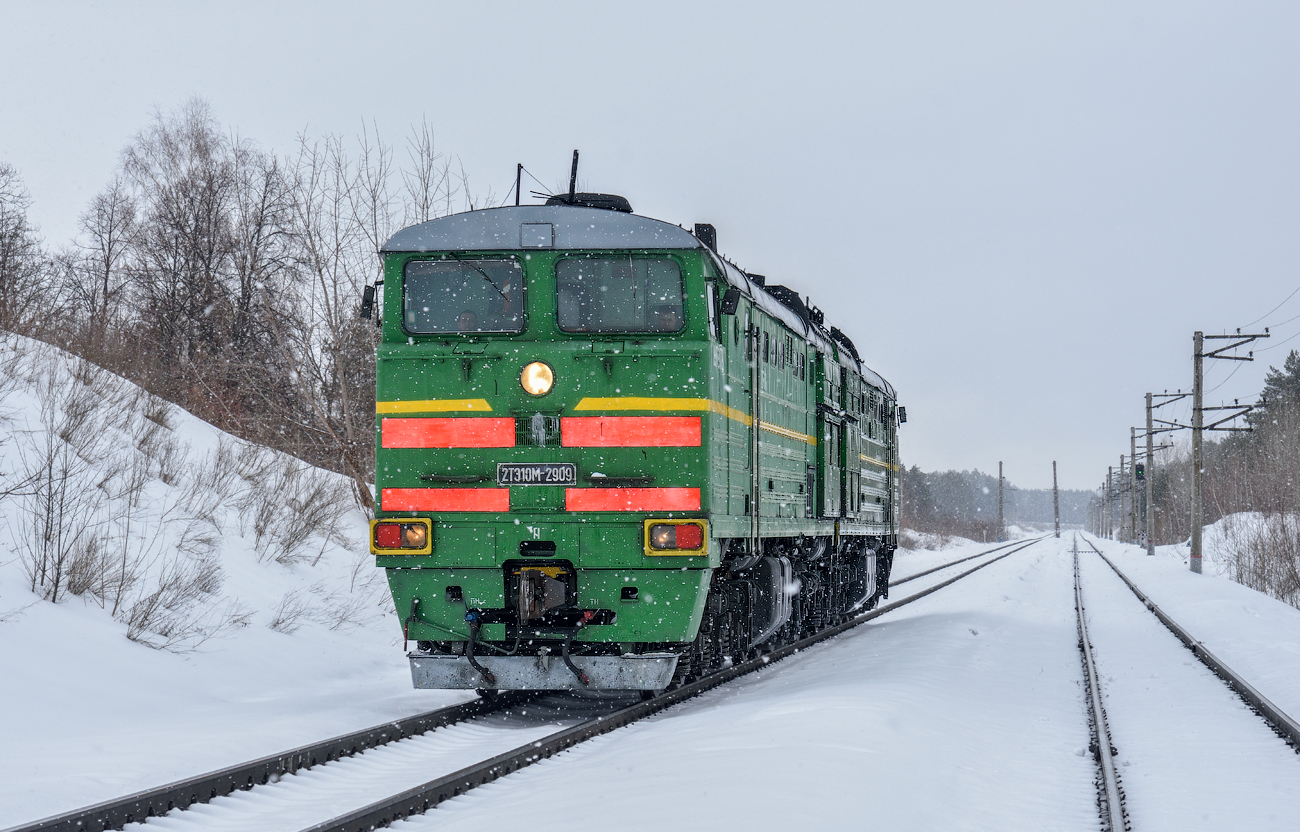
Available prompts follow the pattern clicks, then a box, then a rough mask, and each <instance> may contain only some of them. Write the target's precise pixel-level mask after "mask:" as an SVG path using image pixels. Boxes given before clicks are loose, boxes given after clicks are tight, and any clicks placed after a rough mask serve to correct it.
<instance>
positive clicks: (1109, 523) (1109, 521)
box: [1106, 465, 1115, 537]
mask: <svg viewBox="0 0 1300 832" xmlns="http://www.w3.org/2000/svg"><path fill="white" fill-rule="evenodd" d="M1114 473H1115V466H1114V465H1107V466H1106V537H1112V531H1113V529H1114V520H1115V518H1114V516H1113V515H1114V512H1112V511H1111V500H1112V499H1113V496H1112V491H1111V487H1110V481H1111V476H1112V475H1113V474H1114Z"/></svg>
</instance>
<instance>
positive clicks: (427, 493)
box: [379, 488, 510, 511]
mask: <svg viewBox="0 0 1300 832" xmlns="http://www.w3.org/2000/svg"><path fill="white" fill-rule="evenodd" d="M379 505H380V507H381V508H382V509H383V510H384V511H509V510H510V489H509V488H385V489H384V490H383V492H382V493H381V495H380V500H379Z"/></svg>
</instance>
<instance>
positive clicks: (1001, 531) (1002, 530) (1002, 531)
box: [998, 460, 1007, 543]
mask: <svg viewBox="0 0 1300 832" xmlns="http://www.w3.org/2000/svg"><path fill="white" fill-rule="evenodd" d="M1006 528H1007V527H1006V523H1005V522H1004V521H1003V519H1002V461H1001V460H999V461H998V543H1001V542H1002V538H1003V537H1005V536H1006Z"/></svg>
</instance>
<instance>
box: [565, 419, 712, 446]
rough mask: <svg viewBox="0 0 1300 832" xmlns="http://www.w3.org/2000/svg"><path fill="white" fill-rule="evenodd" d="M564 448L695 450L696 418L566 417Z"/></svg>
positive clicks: (697, 440) (697, 442)
mask: <svg viewBox="0 0 1300 832" xmlns="http://www.w3.org/2000/svg"><path fill="white" fill-rule="evenodd" d="M560 444H561V445H564V446H565V447H566V448H698V447H700V417H699V416H565V417H563V418H561V419H560Z"/></svg>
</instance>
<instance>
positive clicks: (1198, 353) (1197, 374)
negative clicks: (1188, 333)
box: [1188, 329, 1205, 575]
mask: <svg viewBox="0 0 1300 832" xmlns="http://www.w3.org/2000/svg"><path fill="white" fill-rule="evenodd" d="M1204 344H1205V334H1204V333H1203V332H1201V330H1199V329H1198V330H1196V334H1195V335H1193V336H1192V345H1193V349H1192V552H1191V557H1189V558H1188V561H1189V564H1190V566H1191V569H1192V571H1193V572H1195V573H1197V574H1198V575H1199V574H1200V572H1201V466H1202V465H1203V464H1204V460H1203V459H1202V458H1201V427H1202V425H1203V424H1204V413H1203V412H1202V410H1201V407H1202V406H1203V402H1202V401H1201V398H1202V396H1203V393H1204V391H1203V390H1202V388H1203V387H1204V378H1203V374H1202V372H1201V364H1202V362H1203V360H1204V355H1203V353H1202V347H1203V346H1204Z"/></svg>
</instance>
